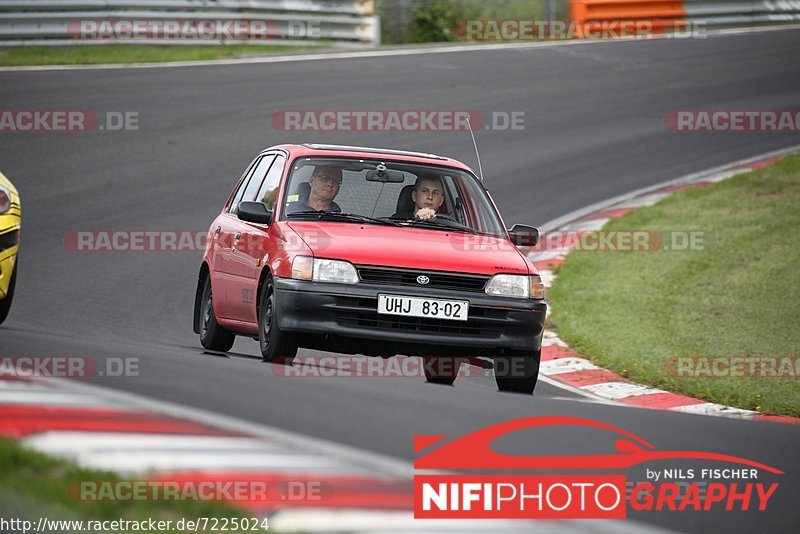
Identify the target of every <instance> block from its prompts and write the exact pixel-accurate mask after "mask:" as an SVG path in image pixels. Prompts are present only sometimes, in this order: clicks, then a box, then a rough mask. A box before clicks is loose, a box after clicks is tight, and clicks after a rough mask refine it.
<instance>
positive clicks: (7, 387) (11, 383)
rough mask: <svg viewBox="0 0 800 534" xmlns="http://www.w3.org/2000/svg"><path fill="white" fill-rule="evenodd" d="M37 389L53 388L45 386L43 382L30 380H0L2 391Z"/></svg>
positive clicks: (0, 389)
mask: <svg viewBox="0 0 800 534" xmlns="http://www.w3.org/2000/svg"><path fill="white" fill-rule="evenodd" d="M32 389H35V390H39V391H41V390H52V388H49V387H45V386H44V385H43V384H37V383H36V382H31V381H30V380H6V379H3V380H0V391H11V390H14V391H30V390H32Z"/></svg>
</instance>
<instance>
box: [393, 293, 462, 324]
mask: <svg viewBox="0 0 800 534" xmlns="http://www.w3.org/2000/svg"><path fill="white" fill-rule="evenodd" d="M468 312H469V301H468V300H440V299H423V298H418V297H401V296H399V295H378V313H382V314H386V315H405V316H408V317H429V318H431V319H451V320H453V321H466V320H467V314H468Z"/></svg>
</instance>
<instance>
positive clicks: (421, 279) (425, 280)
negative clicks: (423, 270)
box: [417, 274, 431, 286]
mask: <svg viewBox="0 0 800 534" xmlns="http://www.w3.org/2000/svg"><path fill="white" fill-rule="evenodd" d="M430 281H431V279H430V278H428V277H427V276H425V275H424V274H421V275H419V276H418V277H417V283H418V284H422V285H423V286H424V285H426V284H427V283H428V282H430Z"/></svg>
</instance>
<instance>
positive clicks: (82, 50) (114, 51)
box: [0, 45, 323, 67]
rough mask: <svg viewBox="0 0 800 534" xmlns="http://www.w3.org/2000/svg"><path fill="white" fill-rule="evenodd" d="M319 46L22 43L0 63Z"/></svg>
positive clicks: (186, 56) (220, 55) (198, 57)
mask: <svg viewBox="0 0 800 534" xmlns="http://www.w3.org/2000/svg"><path fill="white" fill-rule="evenodd" d="M312 48H313V49H321V48H323V47H320V46H308V47H296V46H292V47H290V46H279V45H225V46H137V45H86V46H80V45H77V46H67V47H60V48H57V47H49V46H25V47H15V48H0V66H4V67H19V66H25V65H93V64H101V63H158V62H164V61H202V60H212V59H226V58H237V57H250V56H258V55H263V54H265V53H274V52H293V51H297V50H308V49H312Z"/></svg>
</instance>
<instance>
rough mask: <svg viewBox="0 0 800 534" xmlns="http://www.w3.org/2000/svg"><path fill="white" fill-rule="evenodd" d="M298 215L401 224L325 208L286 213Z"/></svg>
mask: <svg viewBox="0 0 800 534" xmlns="http://www.w3.org/2000/svg"><path fill="white" fill-rule="evenodd" d="M298 215H316V216H317V217H318V218H322V217H335V218H340V219H347V220H350V221H358V222H363V223H370V224H382V225H384V226H403V225H402V224H400V223H398V222H395V221H393V220H391V219H388V218H386V219H376V218H374V217H367V216H366V215H360V214H358V213H342V212H340V211H325V210H305V211H296V212H294V213H289V214H288V215H286V218H291V217H295V216H298Z"/></svg>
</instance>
